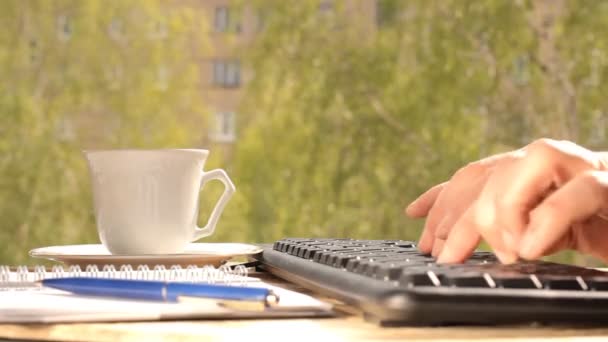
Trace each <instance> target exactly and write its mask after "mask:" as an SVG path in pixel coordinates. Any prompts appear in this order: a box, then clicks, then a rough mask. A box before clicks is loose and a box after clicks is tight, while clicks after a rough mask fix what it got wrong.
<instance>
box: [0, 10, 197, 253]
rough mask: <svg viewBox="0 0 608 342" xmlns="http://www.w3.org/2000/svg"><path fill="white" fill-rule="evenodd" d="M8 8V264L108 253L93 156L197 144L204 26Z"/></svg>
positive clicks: (2, 53)
mask: <svg viewBox="0 0 608 342" xmlns="http://www.w3.org/2000/svg"><path fill="white" fill-rule="evenodd" d="M0 8H2V11H0V22H2V26H3V30H2V32H0V74H1V75H2V78H1V79H0V218H1V219H0V242H1V246H2V248H0V261H3V262H14V263H21V262H26V261H27V262H32V260H27V259H26V258H27V251H28V250H29V249H31V248H34V247H40V246H47V245H53V244H68V243H84V242H97V241H98V239H97V234H96V231H95V225H94V218H93V214H92V203H91V196H90V184H89V178H88V171H87V169H86V166H85V163H84V158H83V156H82V153H81V150H82V149H87V148H111V147H161V146H168V145H169V146H192V145H194V144H195V142H196V140H197V139H198V138H199V137H200V128H197V126H198V127H200V126H201V123H202V122H204V112H203V110H204V104H203V103H202V101H201V97H200V92H199V80H198V74H199V71H198V65H197V64H196V62H197V59H199V58H200V57H199V56H200V55H201V53H202V49H203V48H204V46H205V45H204V41H201V37H204V35H203V34H202V32H203V31H204V29H205V28H204V23H205V20H203V19H202V18H201V16H200V14H198V16H197V15H196V13H199V12H196V11H193V10H189V9H188V8H187V7H183V6H182V7H169V8H167V7H166V6H164V5H163V3H162V2H161V1H148V0H138V1H93V0H91V1H76V0H64V1H19V0H14V1H13V0H9V1H3V2H2V4H1V5H0ZM193 47H196V48H193Z"/></svg>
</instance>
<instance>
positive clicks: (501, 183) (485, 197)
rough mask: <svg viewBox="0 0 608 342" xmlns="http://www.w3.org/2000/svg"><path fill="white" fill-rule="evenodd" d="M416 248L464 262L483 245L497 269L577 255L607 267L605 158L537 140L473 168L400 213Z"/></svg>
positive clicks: (445, 259)
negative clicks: (417, 224)
mask: <svg viewBox="0 0 608 342" xmlns="http://www.w3.org/2000/svg"><path fill="white" fill-rule="evenodd" d="M406 213H407V214H408V215H409V216H411V217H426V223H425V227H424V230H423V233H422V235H421V237H420V241H419V244H418V245H419V248H420V249H421V250H422V251H423V252H425V253H429V252H430V253H432V255H433V256H436V257H438V261H439V262H445V263H452V262H462V261H464V260H465V259H467V258H468V257H469V256H470V255H471V254H472V253H473V251H474V249H475V248H476V247H477V245H478V244H479V242H480V240H481V239H482V238H483V239H484V240H485V241H486V242H487V243H488V244H489V245H490V247H492V249H493V251H494V253H495V254H496V255H497V257H498V258H499V259H500V261H501V262H503V263H512V262H515V261H517V259H518V258H519V257H522V258H525V259H537V258H540V257H542V256H544V255H548V254H551V253H554V252H557V251H559V250H562V249H575V250H578V251H580V252H583V253H588V254H591V255H594V256H596V257H599V258H601V259H603V260H604V261H608V154H605V153H604V154H602V153H595V152H592V151H589V150H587V149H585V148H583V147H581V146H578V145H576V144H574V143H571V142H568V141H555V140H549V139H542V140H538V141H535V142H533V143H531V144H530V145H528V146H526V147H524V148H522V149H520V150H517V151H512V152H509V153H505V154H500V155H496V156H492V157H489V158H486V159H482V160H479V161H477V162H474V163H471V164H469V165H467V166H465V167H463V168H461V169H460V170H458V171H457V172H456V173H455V174H454V175H453V177H452V178H451V179H450V180H449V181H448V182H445V183H442V184H439V185H436V186H435V187H433V188H431V189H429V190H428V191H427V192H425V193H424V194H422V195H421V196H420V197H418V198H417V199H416V200H415V201H414V202H412V203H411V204H410V205H409V206H408V207H407V209H406Z"/></svg>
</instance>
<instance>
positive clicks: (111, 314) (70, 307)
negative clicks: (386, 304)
mask: <svg viewBox="0 0 608 342" xmlns="http://www.w3.org/2000/svg"><path fill="white" fill-rule="evenodd" d="M258 285H259V286H266V287H271V288H273V289H274V290H275V291H276V292H277V293H278V294H279V296H280V298H281V299H280V301H279V305H278V306H277V307H276V308H272V309H268V310H266V311H261V312H260V311H238V310H233V309H228V308H224V307H221V306H219V305H217V303H216V302H214V301H211V300H210V301H202V302H196V303H189V302H185V303H162V302H153V301H141V300H129V299H114V298H102V297H85V296H77V295H73V294H70V293H66V292H62V291H58V290H53V289H43V290H41V291H31V290H21V291H18V290H16V291H0V323H58V322H117V321H156V320H175V319H204V318H255V317H260V318H263V317H313V316H314V317H318V316H330V315H332V311H331V309H332V307H331V305H330V304H327V303H324V302H322V301H319V300H317V299H315V298H313V297H311V296H308V295H304V294H301V293H297V292H294V291H291V290H287V289H284V288H280V287H277V286H274V285H268V284H265V283H263V282H259V283H258Z"/></svg>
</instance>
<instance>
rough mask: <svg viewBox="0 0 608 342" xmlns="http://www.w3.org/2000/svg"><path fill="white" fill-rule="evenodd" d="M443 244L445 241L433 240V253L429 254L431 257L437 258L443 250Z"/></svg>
mask: <svg viewBox="0 0 608 342" xmlns="http://www.w3.org/2000/svg"><path fill="white" fill-rule="evenodd" d="M444 244H445V240H442V239H435V242H434V243H433V251H432V252H431V255H432V256H433V257H434V258H436V257H438V256H439V254H440V253H441V251H442V250H443V245H444Z"/></svg>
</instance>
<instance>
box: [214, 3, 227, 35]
mask: <svg viewBox="0 0 608 342" xmlns="http://www.w3.org/2000/svg"><path fill="white" fill-rule="evenodd" d="M229 15H230V13H229V11H228V8H227V7H223V6H222V7H216V8H215V17H214V20H213V27H214V28H215V32H226V31H228V27H229V25H230V17H229Z"/></svg>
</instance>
